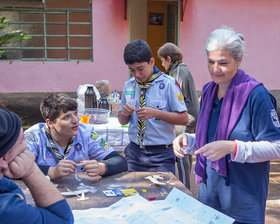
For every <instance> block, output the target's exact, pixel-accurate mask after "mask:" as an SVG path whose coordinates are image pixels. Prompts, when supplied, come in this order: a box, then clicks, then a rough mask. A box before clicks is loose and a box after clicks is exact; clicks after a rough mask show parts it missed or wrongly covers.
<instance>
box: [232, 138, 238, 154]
mask: <svg viewBox="0 0 280 224" xmlns="http://www.w3.org/2000/svg"><path fill="white" fill-rule="evenodd" d="M234 149H235V153H234V154H233V157H235V156H236V153H237V142H236V140H234Z"/></svg>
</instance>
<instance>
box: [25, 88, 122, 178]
mask: <svg viewBox="0 0 280 224" xmlns="http://www.w3.org/2000/svg"><path fill="white" fill-rule="evenodd" d="M77 109H78V104H77V102H76V100H75V99H73V98H71V97H70V96H68V95H66V94H61V93H60V94H57V93H54V94H50V95H48V96H46V97H45V98H44V99H43V101H42V103H41V105H40V111H41V114H42V116H43V118H44V120H45V123H38V124H35V125H33V126H32V127H30V128H29V129H27V130H26V131H25V133H24V135H25V137H26V143H27V145H28V150H29V151H31V152H32V153H33V154H34V155H35V158H36V159H35V161H36V163H37V164H38V165H39V167H40V169H41V170H42V171H43V173H44V174H46V175H48V176H49V177H50V179H60V178H63V177H65V176H70V175H72V174H73V173H75V172H76V171H85V172H86V174H87V175H88V176H89V177H90V178H91V179H92V180H98V179H99V178H101V177H104V176H109V175H113V174H116V173H119V172H122V171H126V170H127V163H126V160H125V158H124V157H123V156H121V155H120V154H119V153H117V152H116V151H115V150H114V149H113V148H112V147H110V146H109V144H108V143H107V142H106V141H105V140H104V139H103V138H101V137H100V136H99V135H98V134H97V133H96V132H95V131H94V126H92V125H90V124H83V123H79V121H80V119H79V115H78V111H77Z"/></svg>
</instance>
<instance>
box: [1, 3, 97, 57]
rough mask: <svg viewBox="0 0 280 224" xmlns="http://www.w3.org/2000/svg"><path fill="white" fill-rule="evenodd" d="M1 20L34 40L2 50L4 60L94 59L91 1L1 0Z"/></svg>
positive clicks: (2, 48) (11, 28)
mask: <svg viewBox="0 0 280 224" xmlns="http://www.w3.org/2000/svg"><path fill="white" fill-rule="evenodd" d="M0 16H1V17H3V16H5V17H6V19H8V20H9V21H10V23H11V26H10V27H9V28H8V29H9V30H10V31H11V30H18V29H20V30H24V31H27V32H28V35H29V36H30V37H31V39H28V40H24V41H23V42H21V43H14V44H10V45H5V46H2V47H1V48H0V49H1V50H5V52H6V54H5V56H4V57H2V60H9V61H10V60H21V61H92V59H93V58H92V55H93V54H92V8H91V0H1V1H0ZM4 31H6V29H5V30H4Z"/></svg>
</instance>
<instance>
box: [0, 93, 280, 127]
mask: <svg viewBox="0 0 280 224" xmlns="http://www.w3.org/2000/svg"><path fill="white" fill-rule="evenodd" d="M270 92H271V93H272V94H273V95H274V97H275V99H276V101H277V114H278V117H280V90H270ZM64 93H65V94H67V95H69V96H71V97H73V98H75V99H76V98H77V94H76V92H64ZM197 93H198V97H199V98H200V97H201V91H197ZM49 94H51V93H50V92H27V93H26V92H25V93H0V108H3V109H6V110H10V111H13V112H14V113H16V114H18V115H19V117H20V118H21V119H22V126H23V127H24V129H25V128H28V127H30V126H32V125H34V124H36V123H38V122H44V120H43V118H42V116H41V113H40V103H41V101H42V100H43V98H44V97H45V96H47V95H49Z"/></svg>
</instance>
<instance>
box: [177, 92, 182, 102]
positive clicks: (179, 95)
mask: <svg viewBox="0 0 280 224" xmlns="http://www.w3.org/2000/svg"><path fill="white" fill-rule="evenodd" d="M177 98H178V100H179V101H182V100H183V95H182V93H177Z"/></svg>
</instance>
